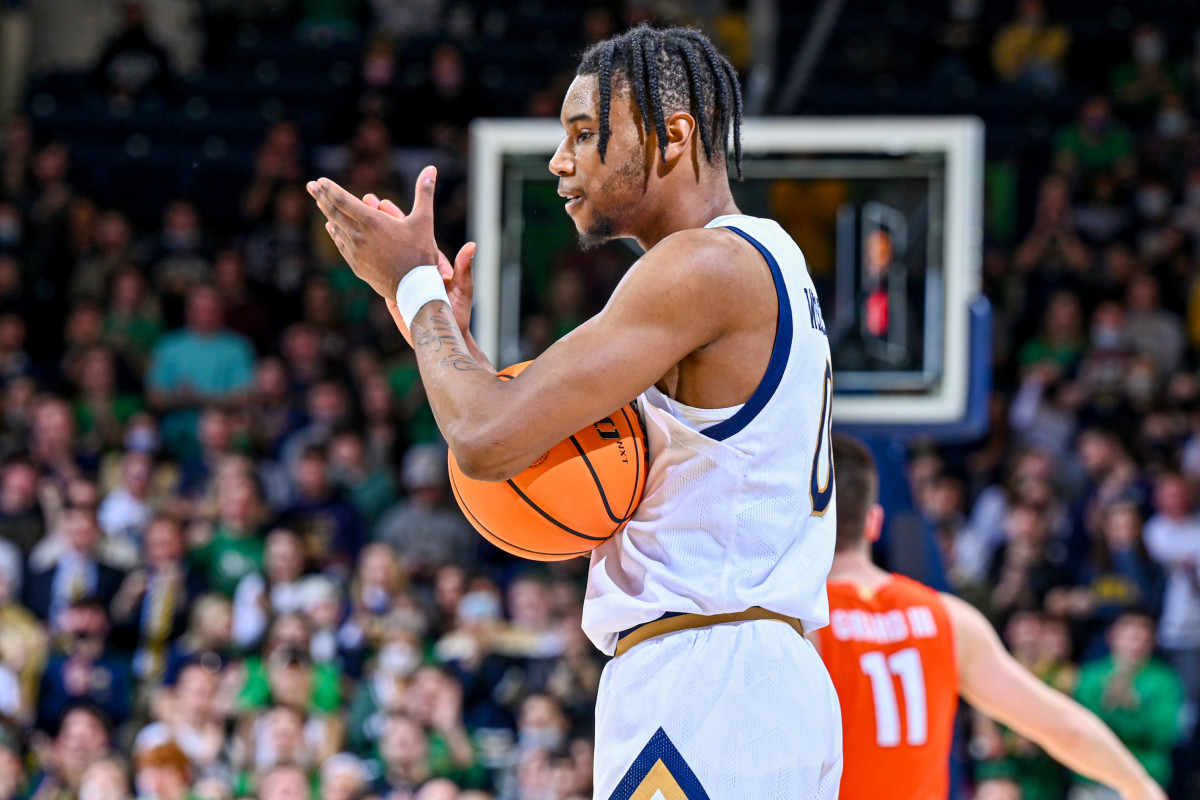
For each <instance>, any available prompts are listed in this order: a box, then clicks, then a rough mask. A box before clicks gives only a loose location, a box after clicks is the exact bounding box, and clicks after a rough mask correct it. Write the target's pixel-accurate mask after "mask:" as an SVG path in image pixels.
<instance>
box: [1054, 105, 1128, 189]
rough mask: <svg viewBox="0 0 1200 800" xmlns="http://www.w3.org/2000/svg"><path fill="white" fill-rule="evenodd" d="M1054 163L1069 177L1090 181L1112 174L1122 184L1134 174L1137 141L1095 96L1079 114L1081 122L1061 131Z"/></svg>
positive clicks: (1055, 144) (1056, 141)
mask: <svg viewBox="0 0 1200 800" xmlns="http://www.w3.org/2000/svg"><path fill="white" fill-rule="evenodd" d="M1054 150H1055V161H1056V163H1057V165H1058V168H1059V170H1060V171H1062V172H1064V173H1065V174H1067V175H1079V176H1083V177H1085V178H1086V177H1091V176H1092V175H1095V174H1097V173H1100V172H1111V173H1112V174H1113V175H1114V176H1116V177H1117V178H1118V179H1119V180H1121V181H1122V182H1127V181H1129V180H1130V179H1131V178H1132V177H1133V174H1134V160H1133V156H1134V141H1133V136H1132V134H1130V132H1129V129H1128V128H1126V127H1125V125H1123V124H1122V123H1121V122H1120V121H1118V120H1115V119H1113V116H1112V110H1111V108H1110V107H1109V104H1108V100H1107V99H1105V98H1104V97H1103V96H1101V95H1096V96H1093V97H1091V98H1089V99H1088V100H1087V102H1085V103H1084V104H1083V107H1082V108H1081V109H1080V112H1079V121H1078V122H1077V123H1076V124H1075V125H1073V126H1071V127H1069V128H1064V129H1063V130H1061V131H1059V133H1058V136H1057V137H1055V140H1054Z"/></svg>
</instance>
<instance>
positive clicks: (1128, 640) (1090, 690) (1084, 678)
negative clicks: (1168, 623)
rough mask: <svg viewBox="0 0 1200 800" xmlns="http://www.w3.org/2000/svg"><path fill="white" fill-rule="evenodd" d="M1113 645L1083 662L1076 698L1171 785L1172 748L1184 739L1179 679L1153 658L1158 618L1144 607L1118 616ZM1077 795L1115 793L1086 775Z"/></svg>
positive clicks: (1091, 797) (1089, 799)
mask: <svg viewBox="0 0 1200 800" xmlns="http://www.w3.org/2000/svg"><path fill="white" fill-rule="evenodd" d="M1108 644H1109V648H1110V651H1111V655H1109V656H1108V657H1107V658H1104V659H1101V660H1099V661H1094V662H1092V663H1090V664H1085V665H1084V666H1083V670H1082V672H1081V673H1080V676H1079V688H1078V689H1076V690H1075V699H1076V700H1078V701H1079V702H1080V703H1081V704H1082V705H1083V706H1084V707H1085V708H1088V709H1089V710H1091V711H1092V712H1094V713H1095V714H1096V715H1097V716H1098V717H1100V719H1101V720H1103V721H1104V722H1105V724H1107V725H1108V726H1109V727H1110V728H1112V729H1113V732H1114V733H1116V734H1117V737H1118V738H1119V739H1120V740H1121V742H1122V743H1123V744H1124V745H1125V746H1126V747H1128V748H1129V750H1130V751H1131V752H1132V753H1133V754H1134V755H1135V756H1136V757H1137V759H1138V761H1140V762H1141V763H1142V766H1143V767H1145V768H1146V771H1147V772H1149V773H1150V775H1151V776H1152V777H1153V778H1154V779H1155V780H1156V781H1158V782H1159V783H1160V784H1162V785H1163V786H1165V785H1166V784H1167V783H1168V782H1169V781H1170V779H1171V748H1172V747H1173V746H1174V745H1175V743H1176V742H1177V741H1178V740H1179V730H1180V727H1179V721H1180V704H1181V702H1182V701H1183V689H1182V687H1181V686H1180V685H1179V679H1178V678H1177V677H1176V676H1175V674H1174V673H1173V672H1172V671H1171V669H1170V667H1168V666H1167V665H1165V664H1163V663H1161V662H1159V661H1158V660H1156V659H1155V658H1154V657H1153V655H1154V618H1153V617H1152V616H1151V615H1149V614H1147V613H1145V612H1143V611H1138V610H1136V609H1135V610H1130V611H1127V612H1125V613H1124V614H1122V615H1121V616H1119V617H1117V620H1116V622H1114V623H1113V626H1112V628H1110V629H1109V633H1108ZM1071 797H1072V798H1079V800H1098V799H1099V798H1108V797H1115V794H1114V793H1113V792H1111V790H1107V789H1103V788H1101V787H1098V786H1096V785H1095V784H1092V783H1090V782H1088V781H1085V780H1084V779H1082V778H1080V779H1078V783H1077V784H1076V787H1075V789H1074V790H1073V791H1072V793H1071Z"/></svg>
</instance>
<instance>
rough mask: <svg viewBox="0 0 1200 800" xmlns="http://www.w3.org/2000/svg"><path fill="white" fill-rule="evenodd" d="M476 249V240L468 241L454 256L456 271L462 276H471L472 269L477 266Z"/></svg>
mask: <svg viewBox="0 0 1200 800" xmlns="http://www.w3.org/2000/svg"><path fill="white" fill-rule="evenodd" d="M475 249H476V244H475V242H467V243H466V244H464V245H463V246H462V249H461V250H459V251H458V255H456V256H455V257H454V272H455V274H457V275H459V276H460V278H467V279H469V278H470V277H471V271H472V270H473V269H474V267H475Z"/></svg>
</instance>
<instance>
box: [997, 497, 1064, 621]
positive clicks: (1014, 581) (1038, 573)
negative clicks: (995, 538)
mask: <svg viewBox="0 0 1200 800" xmlns="http://www.w3.org/2000/svg"><path fill="white" fill-rule="evenodd" d="M1048 542H1049V531H1048V530H1047V521H1046V510H1045V509H1044V508H1043V507H1041V506H1039V505H1035V504H1032V503H1023V504H1020V505H1016V506H1013V507H1012V508H1011V509H1010V510H1009V512H1008V517H1007V520H1006V523H1005V542H1004V543H1003V544H1001V545H1000V546H999V547H998V548H997V549H996V552H995V554H994V555H993V556H992V561H991V565H990V566H989V567H988V585H989V586H991V587H993V588H992V591H991V597H990V605H991V608H992V611H993V612H994V613H995V614H997V615H1004V614H1006V613H1008V612H1009V611H1012V610H1015V609H1018V608H1037V607H1039V606H1041V604H1042V601H1043V599H1044V598H1045V596H1046V593H1047V592H1049V591H1050V590H1051V589H1053V588H1054V587H1056V586H1067V585H1069V584H1070V583H1071V573H1070V570H1069V569H1068V568H1067V564H1066V559H1067V554H1066V552H1065V549H1064V548H1061V547H1058V548H1050V547H1047V544H1048Z"/></svg>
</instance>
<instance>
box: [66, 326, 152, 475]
mask: <svg viewBox="0 0 1200 800" xmlns="http://www.w3.org/2000/svg"><path fill="white" fill-rule="evenodd" d="M74 383H75V386H76V389H77V392H78V393H77V395H76V400H75V419H76V422H77V424H78V433H79V436H80V439H81V444H82V447H83V449H84V451H85V452H87V453H88V454H89V456H90V458H91V459H94V460H96V461H99V458H100V456H101V455H102V454H103V453H105V452H107V451H111V450H113V449H114V448H117V447H120V446H121V443H122V441H123V440H124V438H125V426H126V425H127V424H128V423H129V420H131V419H132V418H133V417H134V415H136V414H137V413H138V412H140V411H141V410H142V398H141V397H140V396H139V395H137V394H133V393H131V392H124V391H121V390H120V388H119V387H118V385H117V384H118V380H117V363H116V359H115V358H114V356H113V353H112V352H111V351H109V350H107V349H106V348H104V347H90V348H88V349H86V350H84V351H83V352H81V353H80V354H79V359H78V361H77V362H76V371H75V380H74Z"/></svg>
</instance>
